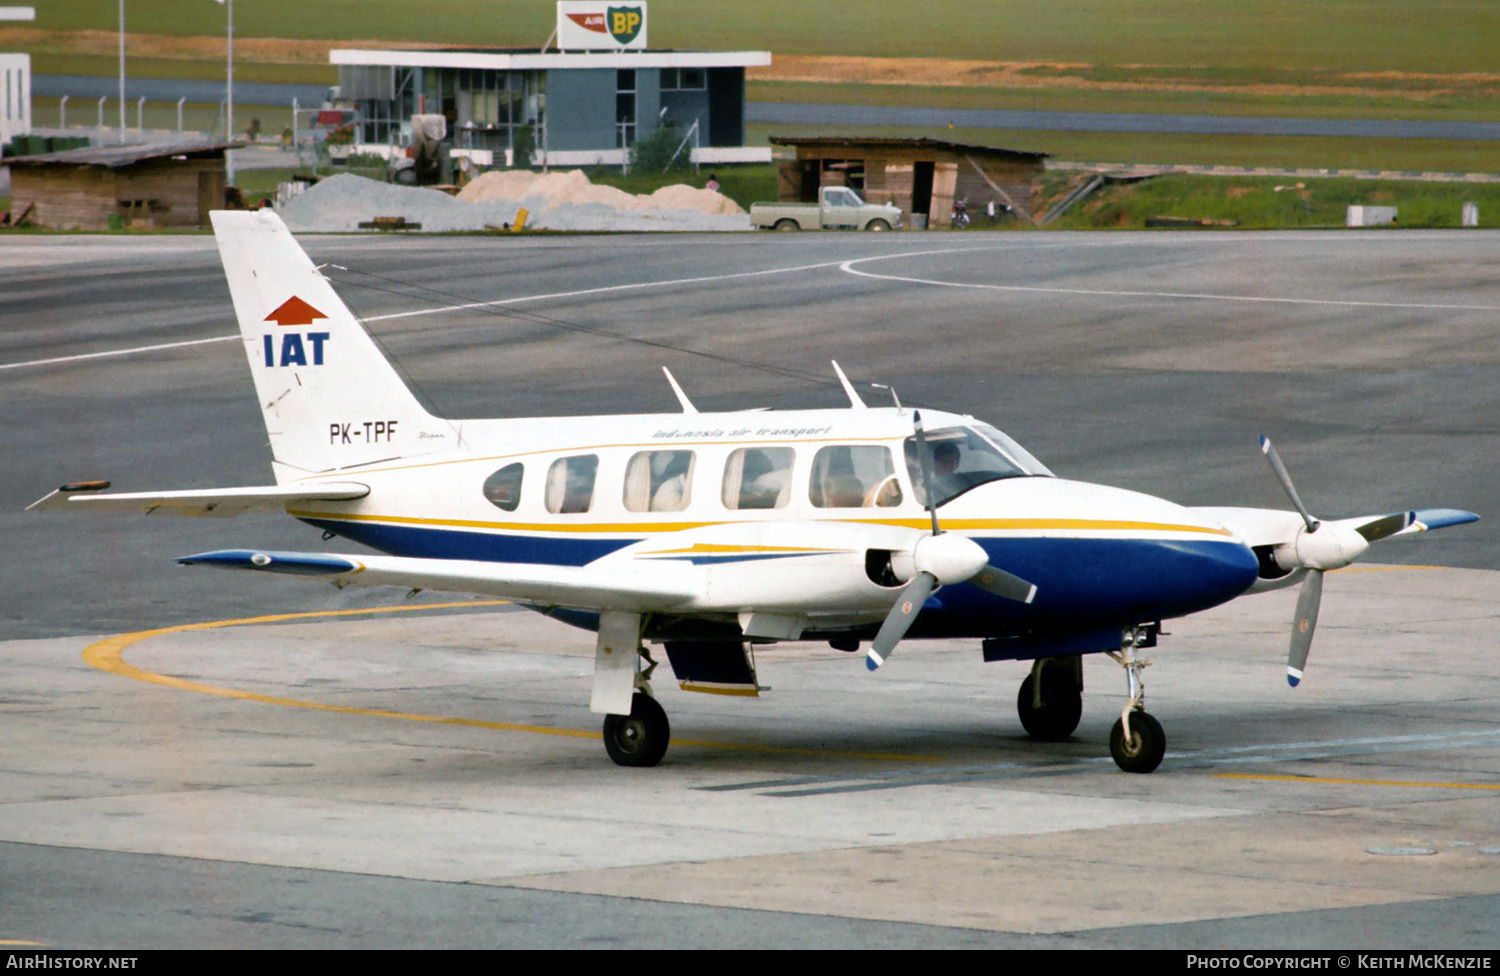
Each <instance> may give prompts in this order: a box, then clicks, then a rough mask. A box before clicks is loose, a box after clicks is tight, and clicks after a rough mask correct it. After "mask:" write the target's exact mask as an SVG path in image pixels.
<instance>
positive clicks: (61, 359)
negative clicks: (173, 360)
mask: <svg viewBox="0 0 1500 976" xmlns="http://www.w3.org/2000/svg"><path fill="white" fill-rule="evenodd" d="M238 338H239V336H237V335H227V336H214V337H213V338H212V339H188V340H186V341H184V342H162V343H158V344H157V345H154V346H134V347H132V348H130V349H111V350H110V351H108V352H86V353H82V354H80V355H77V356H56V357H54V358H52V359H33V360H30V361H28V362H24V363H0V369H20V368H21V367H23V366H50V365H52V364H54V363H76V362H81V361H83V360H85V359H105V358H108V357H110V356H133V355H135V354H136V353H142V352H157V351H159V350H162V349H179V348H181V347H183V346H201V345H203V344H204V343H208V342H228V341H229V340H231V339H238Z"/></svg>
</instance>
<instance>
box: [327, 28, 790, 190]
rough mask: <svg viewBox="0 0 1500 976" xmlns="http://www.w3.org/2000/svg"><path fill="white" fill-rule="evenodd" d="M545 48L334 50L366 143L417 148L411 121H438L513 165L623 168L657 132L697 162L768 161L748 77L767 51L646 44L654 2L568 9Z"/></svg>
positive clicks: (482, 159)
mask: <svg viewBox="0 0 1500 976" xmlns="http://www.w3.org/2000/svg"><path fill="white" fill-rule="evenodd" d="M557 7H558V14H557V28H556V30H555V32H554V34H553V36H552V37H550V38H548V40H547V43H545V44H544V45H542V47H541V48H540V49H538V48H527V49H518V48H506V49H494V48H444V49H429V50H415V49H412V50H401V49H393V50H363V49H359V50H356V49H335V50H333V51H331V52H330V53H329V61H330V62H331V63H332V64H335V65H337V66H338V68H339V90H340V96H341V98H342V100H343V101H344V102H345V103H346V104H349V105H351V106H352V107H354V108H355V109H356V110H357V112H358V117H357V120H356V121H355V123H354V124H355V126H356V127H357V129H358V132H357V134H356V139H355V141H356V143H357V144H359V145H360V146H361V147H365V146H368V147H371V148H376V147H385V146H389V145H392V144H400V143H404V142H407V141H409V140H408V139H407V138H406V137H407V135H408V134H409V131H410V122H411V117H412V116H413V115H418V114H440V115H443V116H444V117H445V118H446V119H447V120H448V124H447V136H446V141H447V142H448V143H449V144H450V148H451V149H452V150H453V151H454V154H455V155H469V156H471V157H472V158H474V161H475V162H476V163H480V164H482V165H495V166H499V165H508V164H509V161H510V158H511V155H512V153H513V151H514V149H515V148H516V147H517V146H518V145H520V146H523V147H528V146H534V147H535V149H536V150H537V151H536V153H535V154H534V155H533V157H532V161H533V162H534V163H537V164H540V163H542V162H544V161H545V162H546V163H548V164H551V165H555V166H588V165H596V164H614V165H618V164H622V163H624V162H625V161H626V158H627V154H628V151H629V147H630V146H632V145H634V144H635V142H636V140H638V139H640V138H642V137H644V136H645V135H647V134H648V133H650V132H651V131H653V130H654V129H656V128H657V127H658V126H671V127H673V128H674V129H676V130H677V131H679V132H681V133H682V134H683V136H684V138H686V139H687V140H688V147H689V148H690V149H691V151H692V153H693V159H694V161H696V162H699V163H731V162H769V161H770V159H771V151H770V149H769V148H767V147H755V148H751V147H747V146H745V69H746V68H749V67H754V66H759V65H768V64H770V63H771V53H770V52H769V51H659V50H651V49H650V48H648V47H647V46H646V38H647V27H648V24H647V19H646V18H647V11H646V4H645V3H644V2H642V3H639V4H626V5H624V6H615V5H612V4H610V3H609V2H607V0H605V2H574V0H563V2H559V3H558V5H557Z"/></svg>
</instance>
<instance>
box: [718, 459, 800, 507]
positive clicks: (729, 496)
mask: <svg viewBox="0 0 1500 976" xmlns="http://www.w3.org/2000/svg"><path fill="white" fill-rule="evenodd" d="M791 474H792V452H791V450H790V449H789V448H781V447H775V448H768V449H764V450H763V449H761V448H758V447H747V448H741V449H740V450H738V451H736V452H734V454H733V455H731V456H730V460H729V464H728V465H726V467H725V469H724V504H725V505H727V506H728V507H730V508H735V509H747V508H780V507H781V506H783V505H785V504H786V489H787V485H788V483H789V482H790V479H791Z"/></svg>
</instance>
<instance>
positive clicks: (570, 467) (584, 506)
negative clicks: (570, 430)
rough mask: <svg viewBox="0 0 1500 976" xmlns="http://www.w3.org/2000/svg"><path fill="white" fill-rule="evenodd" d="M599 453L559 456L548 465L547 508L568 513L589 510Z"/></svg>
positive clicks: (560, 512)
mask: <svg viewBox="0 0 1500 976" xmlns="http://www.w3.org/2000/svg"><path fill="white" fill-rule="evenodd" d="M598 470H599V455H597V454H577V455H574V456H573V457H565V458H558V459H557V460H556V461H553V462H552V467H550V468H548V469H547V511H549V512H557V513H558V514H562V515H567V514H571V513H575V512H587V511H588V510H589V506H591V505H593V503H594V474H595V473H596V472H597V471H598Z"/></svg>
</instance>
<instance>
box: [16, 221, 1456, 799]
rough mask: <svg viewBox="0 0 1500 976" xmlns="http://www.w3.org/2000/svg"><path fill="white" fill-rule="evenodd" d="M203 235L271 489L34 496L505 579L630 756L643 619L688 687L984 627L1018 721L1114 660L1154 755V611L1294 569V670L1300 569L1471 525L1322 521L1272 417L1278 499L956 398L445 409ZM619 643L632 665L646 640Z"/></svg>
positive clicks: (973, 633)
mask: <svg viewBox="0 0 1500 976" xmlns="http://www.w3.org/2000/svg"><path fill="white" fill-rule="evenodd" d="M213 225H214V232H215V234H216V235H217V238H218V244H219V249H220V252H221V255H222V258H223V262H224V270H225V273H226V275H227V276H228V279H229V288H230V293H231V295H232V296H233V300H234V307H235V312H236V314H237V315H238V317H239V323H240V329H241V332H242V334H243V339H244V344H245V352H246V355H247V357H248V358H249V362H250V372H251V374H252V376H253V377H254V381H255V390H256V394H257V395H258V396H259V398H260V403H261V408H262V410H263V412H264V416H265V422H266V429H267V431H268V432H269V434H270V443H271V450H272V455H273V464H272V469H273V471H274V474H275V480H276V484H275V485H270V486H264V487H248V488H220V489H212V490H191V491H162V492H136V493H103V491H102V489H104V488H107V487H109V485H108V482H83V483H74V484H68V485H64V486H63V487H61V488H59V489H58V490H57V491H55V492H53V493H51V494H50V495H48V496H47V497H45V498H43V499H42V500H41V501H39V502H37V503H35V504H34V505H32V506H31V507H32V508H33V509H39V510H46V511H55V510H72V511H107V512H108V511H135V512H144V513H160V514H174V515H194V516H215V517H224V516H234V515H238V514H240V513H241V512H245V511H250V510H278V511H280V510H284V511H285V512H287V513H288V514H290V515H292V516H293V517H295V518H297V519H300V520H301V521H303V522H306V523H307V524H309V525H311V526H314V527H316V528H318V529H322V530H325V532H327V533H332V534H336V535H340V536H344V537H345V538H348V539H351V540H353V541H355V542H358V543H362V544H364V545H366V546H369V547H371V548H373V549H375V550H378V551H379V552H380V553H382V554H381V555H345V554H342V553H323V552H275V551H262V550H255V549H227V550H222V551H218V552H205V553H201V554H198V555H194V556H185V557H183V558H182V559H180V560H179V561H180V562H182V563H185V564H189V565H207V566H218V567H221V568H228V569H239V570H247V571H251V572H261V573H284V574H289V575H292V576H299V577H304V578H307V579H315V580H322V581H324V582H329V583H332V584H334V585H335V586H339V587H343V586H348V585H397V586H403V587H408V588H413V589H436V590H456V591H463V592H468V593H475V594H485V595H492V596H500V597H508V598H510V599H512V600H515V601H516V602H518V603H520V604H523V605H525V606H527V607H530V608H532V609H535V610H539V611H541V612H543V613H547V614H550V615H552V616H554V617H557V618H559V619H561V620H563V621H566V622H568V623H570V624H574V625H577V626H580V627H585V628H587V629H589V630H593V631H596V632H597V634H598V640H597V645H596V652H595V658H594V680H593V697H592V702H591V708H592V710H593V711H595V712H598V713H602V714H604V715H605V719H604V744H605V748H606V749H607V751H608V752H609V755H610V757H611V758H612V759H613V760H614V761H615V762H617V763H620V764H622V765H626V766H651V765H655V764H656V763H657V762H659V761H660V760H661V758H662V756H663V755H664V754H665V753H666V750H667V742H668V737H669V734H670V733H669V726H668V722H667V717H666V713H665V712H664V711H663V710H662V708H661V706H660V705H659V704H657V702H656V699H655V698H654V697H653V696H652V690H651V683H650V677H651V675H652V673H653V672H654V671H655V669H656V666H657V664H656V662H655V661H654V660H653V659H652V658H651V656H650V654H649V652H648V651H647V650H646V648H645V643H644V642H650V643H659V644H662V645H663V646H664V648H665V651H666V656H667V658H668V660H669V661H670V664H671V667H672V670H673V672H675V674H676V676H677V679H678V680H679V682H680V683H681V685H682V687H684V688H687V689H689V690H695V691H712V692H720V693H727V694H743V695H755V694H757V693H758V691H759V690H760V688H759V686H758V683H757V678H756V669H755V658H754V656H753V655H752V653H751V648H752V647H753V646H754V645H760V644H769V643H774V642H776V641H791V640H803V641H827V642H828V643H829V644H831V645H832V646H833V647H835V648H838V649H840V650H845V651H856V650H858V649H859V647H860V646H861V645H862V644H866V643H868V649H867V656H866V664H867V666H868V667H869V668H870V669H871V670H874V669H876V668H878V667H880V666H881V665H882V664H884V663H886V662H888V661H889V660H890V657H891V654H892V653H893V652H894V651H895V649H896V647H897V646H898V644H899V643H900V641H901V640H902V639H903V638H905V637H912V638H933V637H942V638H977V639H981V640H982V642H983V643H982V646H983V653H984V658H985V660H987V661H998V660H1029V661H1032V662H1033V663H1032V670H1031V674H1030V676H1029V677H1027V678H1026V679H1025V680H1024V681H1023V682H1022V683H1021V688H1020V694H1019V696H1018V699H1017V707H1018V710H1019V712H1020V718H1021V724H1022V725H1023V726H1024V727H1025V728H1026V730H1027V732H1028V733H1030V735H1031V736H1032V737H1033V738H1035V739H1038V740H1042V741H1052V740H1059V739H1064V738H1066V737H1068V736H1069V735H1071V734H1072V733H1073V731H1074V729H1075V728H1076V727H1077V725H1078V722H1079V717H1080V715H1081V714H1082V707H1083V704H1082V686H1083V682H1082V676H1083V670H1082V663H1081V662H1082V655H1084V654H1093V653H1101V652H1102V653H1106V654H1108V655H1110V656H1111V657H1113V658H1114V659H1115V660H1116V661H1117V662H1118V663H1119V664H1120V665H1121V667H1122V668H1123V669H1124V671H1125V674H1126V678H1127V686H1128V692H1129V693H1128V699H1127V701H1126V702H1125V704H1124V707H1123V708H1122V709H1121V712H1120V718H1119V720H1118V721H1117V722H1116V723H1115V725H1114V729H1113V731H1112V732H1111V734H1110V752H1111V753H1112V755H1113V756H1114V759H1115V761H1116V762H1117V763H1118V764H1119V766H1120V768H1122V769H1125V770H1128V771H1131V772H1150V771H1151V770H1153V769H1155V768H1156V766H1157V764H1158V763H1160V762H1161V759H1162V755H1163V753H1164V751H1165V748H1166V739H1165V736H1164V735H1163V733H1162V729H1161V725H1160V724H1159V723H1158V722H1157V721H1156V720H1155V719H1154V718H1152V717H1151V716H1150V715H1149V714H1147V713H1146V711H1145V708H1144V706H1145V687H1144V684H1143V683H1142V680H1141V671H1142V668H1143V667H1144V666H1145V665H1146V664H1147V663H1148V662H1147V661H1145V660H1143V659H1142V658H1141V657H1140V656H1139V652H1140V651H1141V650H1143V649H1145V648H1149V647H1153V646H1155V645H1156V642H1157V637H1158V635H1159V634H1160V632H1161V622H1162V621H1163V620H1166V619H1168V618H1172V617H1178V616H1182V615H1185V614H1190V613H1194V612H1197V611H1200V610H1205V609H1208V608H1209V607H1213V606H1217V605H1219V604H1221V603H1224V602H1226V601H1228V600H1232V599H1234V598H1235V597H1238V596H1243V595H1245V594H1247V593H1260V592H1263V591H1266V590H1271V589H1276V588H1279V587H1285V586H1291V585H1294V584H1297V583H1299V582H1300V583H1301V585H1302V591H1301V596H1300V598H1299V600H1298V602H1297V611H1296V619H1295V621H1294V624H1293V629H1292V641H1291V653H1290V658H1289V661H1288V665H1287V675H1288V678H1289V680H1290V681H1291V683H1292V684H1293V685H1295V684H1296V683H1297V682H1298V681H1299V680H1300V679H1301V676H1302V671H1303V668H1304V666H1305V664H1306V660H1307V651H1308V647H1309V645H1310V643H1311V640H1312V634H1313V627H1314V625H1315V623H1316V621H1317V614H1318V604H1319V600H1320V597H1321V594H1322V581H1323V573H1324V572H1326V571H1327V570H1330V569H1338V568H1339V567H1341V566H1347V565H1349V564H1350V563H1352V562H1353V561H1354V560H1356V559H1358V558H1359V557H1360V556H1361V555H1362V554H1363V553H1364V552H1365V550H1366V549H1367V548H1368V547H1369V546H1370V544H1371V543H1374V542H1377V541H1380V540H1382V539H1387V538H1392V537H1395V536H1399V535H1407V534H1410V533H1414V532H1421V531H1425V530H1427V529H1436V528H1442V527H1444V526H1449V525H1457V524H1459V523H1462V522H1470V521H1474V520H1475V519H1476V518H1477V517H1478V516H1476V515H1473V514H1471V513H1469V512H1462V511H1454V510H1449V509H1423V510H1418V511H1404V512H1396V513H1394V514H1380V515H1370V516H1364V517H1359V518H1349V519H1342V520H1339V521H1330V522H1319V521H1318V520H1317V519H1315V518H1313V517H1312V516H1311V515H1310V514H1308V512H1307V509H1306V508H1305V507H1304V506H1303V505H1302V502H1301V500H1300V499H1299V498H1298V497H1297V493H1296V491H1295V489H1294V488H1293V487H1292V482H1291V479H1290V478H1289V477H1288V476H1287V474H1286V469H1285V467H1284V466H1283V465H1282V463H1281V460H1280V458H1279V457H1277V455H1276V452H1275V450H1274V448H1272V446H1271V444H1270V442H1269V441H1268V440H1265V439H1264V438H1262V440H1261V447H1262V450H1263V451H1264V452H1265V454H1266V456H1267V458H1268V459H1269V460H1270V462H1271V465H1272V468H1273V469H1274V471H1275V473H1276V475H1277V477H1278V478H1279V479H1280V480H1281V483H1282V485H1283V487H1284V488H1285V489H1286V492H1287V494H1288V496H1289V497H1290V498H1291V501H1292V504H1293V506H1294V507H1295V509H1296V511H1295V512H1290V511H1271V510H1263V509H1246V508H1185V507H1182V506H1179V505H1175V504H1173V503H1172V502H1168V501H1164V500H1162V499H1160V498H1153V497H1151V496H1149V495H1144V494H1139V493H1137V492H1132V491H1124V490H1120V489H1116V488H1107V487H1102V486H1099V485H1092V484H1083V483H1080V482H1076V481H1067V480H1064V479H1061V478H1058V477H1055V476H1054V475H1053V474H1052V472H1050V471H1048V470H1047V468H1046V467H1044V466H1043V465H1042V463H1041V462H1040V461H1038V460H1037V459H1036V458H1034V457H1032V456H1031V455H1030V454H1028V453H1027V452H1026V450H1025V449H1024V448H1022V447H1021V446H1020V445H1019V444H1017V443H1016V442H1015V441H1013V440H1011V439H1010V438H1009V437H1007V436H1006V435H1005V434H1003V433H1001V432H1000V431H998V430H996V429H995V428H993V427H990V426H988V425H986V424H983V423H981V422H979V421H976V420H974V419H973V418H972V417H967V416H959V415H955V414H949V413H942V412H939V411H936V410H924V411H921V412H920V413H919V412H918V411H916V410H913V409H908V408H904V407H901V406H899V405H897V406H895V407H884V408H872V407H868V406H866V405H865V404H864V403H863V402H862V400H861V399H860V397H859V395H858V393H857V392H856V391H855V389H854V387H853V385H852V384H850V383H849V381H848V380H847V379H846V378H845V377H844V375H843V373H842V371H838V367H837V364H835V366H834V369H835V371H837V372H838V376H839V379H840V381H841V382H842V383H843V386H844V389H845V392H846V394H847V396H848V398H849V407H848V408H847V409H837V410H799V411H776V412H755V411H751V412H741V413H716V414H715V413H699V412H698V411H697V410H696V409H695V408H694V406H693V405H692V403H691V401H690V400H689V399H688V398H687V396H686V395H685V394H683V392H682V390H681V388H680V387H678V385H677V383H676V381H675V380H672V379H671V374H670V373H669V374H668V379H669V381H671V384H672V388H673V390H674V392H675V393H676V395H677V397H678V399H679V402H680V403H681V405H682V412H681V413H680V414H668V415H638V416H612V417H567V418H555V419H522V420H464V421H450V420H444V419H441V418H438V417H435V416H433V415H432V414H430V413H429V412H428V411H427V410H426V409H424V408H423V407H422V406H421V405H420V404H419V403H418V402H417V400H416V399H415V398H414V397H413V396H412V394H411V392H410V391H409V390H408V389H407V387H406V386H405V384H403V382H402V381H401V379H400V377H399V376H398V374H397V373H396V371H395V370H394V369H393V368H392V366H391V364H390V362H389V361H388V360H387V359H386V358H385V357H384V356H383V355H382V354H381V352H380V351H379V349H378V348H377V347H376V345H375V343H374V341H373V340H372V339H371V338H370V336H369V335H368V334H367V333H366V332H365V330H364V328H363V327H362V326H361V325H360V323H359V322H358V321H357V320H356V319H355V317H354V316H353V315H352V314H351V313H350V311H349V310H348V308H346V307H345V305H344V303H343V301H342V300H340V298H339V297H338V295H337V294H336V293H335V292H334V290H333V287H332V286H331V285H330V284H329V282H328V281H327V280H326V279H325V278H324V277H323V275H322V274H320V273H319V271H318V269H317V268H315V267H314V266H313V264H312V262H311V261H310V260H309V259H308V257H307V255H306V254H304V253H303V251H302V249H301V248H300V247H299V246H298V245H297V243H296V242H295V241H294V240H293V239H292V237H291V235H290V234H289V233H288V231H287V229H286V227H285V226H284V225H283V224H282V222H281V220H280V219H279V218H278V217H276V216H275V215H274V214H272V213H270V212H266V211H262V212H259V213H215V214H213ZM642 662H645V663H644V664H643V663H642Z"/></svg>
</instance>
